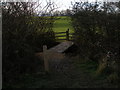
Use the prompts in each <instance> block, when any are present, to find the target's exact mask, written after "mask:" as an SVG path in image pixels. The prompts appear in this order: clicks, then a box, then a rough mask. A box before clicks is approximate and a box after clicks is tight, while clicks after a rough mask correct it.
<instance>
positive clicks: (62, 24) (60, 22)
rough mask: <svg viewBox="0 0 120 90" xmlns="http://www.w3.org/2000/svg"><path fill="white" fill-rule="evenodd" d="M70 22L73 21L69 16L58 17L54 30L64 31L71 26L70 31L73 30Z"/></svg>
mask: <svg viewBox="0 0 120 90" xmlns="http://www.w3.org/2000/svg"><path fill="white" fill-rule="evenodd" d="M70 22H71V20H70V17H67V16H61V17H57V19H56V21H55V23H54V27H53V30H54V31H55V32H64V31H66V30H67V29H68V28H69V29H70V32H73V28H72V26H71V25H70Z"/></svg>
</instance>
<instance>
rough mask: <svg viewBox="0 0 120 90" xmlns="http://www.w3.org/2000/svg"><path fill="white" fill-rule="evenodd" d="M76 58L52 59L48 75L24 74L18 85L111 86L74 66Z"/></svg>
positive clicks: (48, 86) (31, 86)
mask: <svg viewBox="0 0 120 90" xmlns="http://www.w3.org/2000/svg"><path fill="white" fill-rule="evenodd" d="M75 59H76V58H70V57H64V59H62V60H61V61H59V62H56V61H55V62H54V61H52V67H51V72H50V74H48V75H45V74H44V73H37V74H34V75H32V76H26V77H27V78H25V79H26V82H25V83H22V84H21V86H20V87H27V88H28V87H29V88H111V87H113V86H112V85H110V84H108V82H107V81H106V80H103V79H99V78H97V79H96V78H94V77H93V76H91V74H90V73H88V72H86V71H85V70H82V69H81V68H78V67H76V65H75Z"/></svg>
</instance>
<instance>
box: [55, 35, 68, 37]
mask: <svg viewBox="0 0 120 90" xmlns="http://www.w3.org/2000/svg"><path fill="white" fill-rule="evenodd" d="M55 37H66V35H59V36H55Z"/></svg>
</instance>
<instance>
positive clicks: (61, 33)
mask: <svg viewBox="0 0 120 90" xmlns="http://www.w3.org/2000/svg"><path fill="white" fill-rule="evenodd" d="M62 33H66V32H55V34H62Z"/></svg>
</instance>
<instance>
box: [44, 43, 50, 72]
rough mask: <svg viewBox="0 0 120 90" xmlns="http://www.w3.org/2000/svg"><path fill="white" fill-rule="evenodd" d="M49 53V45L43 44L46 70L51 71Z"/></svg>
mask: <svg viewBox="0 0 120 90" xmlns="http://www.w3.org/2000/svg"><path fill="white" fill-rule="evenodd" d="M48 54H49V52H47V46H46V45H43V58H44V67H45V71H46V72H47V73H48V72H49V62H48V59H49V58H48Z"/></svg>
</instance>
